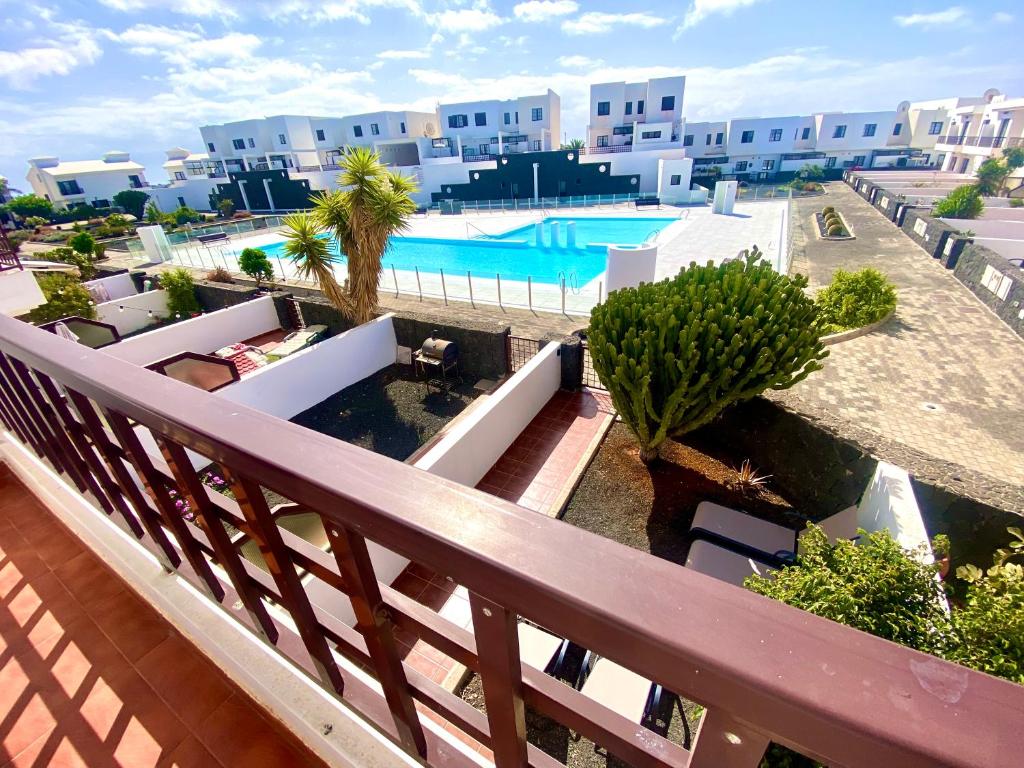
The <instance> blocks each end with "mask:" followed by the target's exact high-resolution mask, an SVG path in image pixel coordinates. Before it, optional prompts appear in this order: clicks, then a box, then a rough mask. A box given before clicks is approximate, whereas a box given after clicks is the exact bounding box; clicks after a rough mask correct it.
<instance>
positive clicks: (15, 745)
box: [0, 688, 58, 755]
mask: <svg viewBox="0 0 1024 768" xmlns="http://www.w3.org/2000/svg"><path fill="white" fill-rule="evenodd" d="M23 692H24V695H23V696H21V697H20V698H19V699H18V705H17V708H16V709H9V710H6V711H5V712H4V717H3V720H2V721H0V746H2V747H3V750H4V752H5V753H6V754H8V755H19V754H21V753H22V752H23V751H24V750H26V749H27V748H28V747H29V746H31V745H32V744H33V742H35V741H36V740H37V739H39V738H40V737H42V736H45V735H46V734H47V733H49V732H50V731H52V730H53V729H54V728H55V727H56V726H57V718H58V715H57V713H55V712H53V711H52V709H51V708H50V707H49V706H48V705H47V704H46V702H45V700H44V698H43V695H42V694H41V693H40V692H39V691H33V690H31V688H26V689H23Z"/></svg>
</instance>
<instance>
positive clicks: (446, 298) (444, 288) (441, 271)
mask: <svg viewBox="0 0 1024 768" xmlns="http://www.w3.org/2000/svg"><path fill="white" fill-rule="evenodd" d="M438 271H440V273H441V293H442V294H443V295H444V305H445V306H446V307H447V306H448V287H447V286H446V285H445V284H444V270H443V269H441V268H440V267H438Z"/></svg>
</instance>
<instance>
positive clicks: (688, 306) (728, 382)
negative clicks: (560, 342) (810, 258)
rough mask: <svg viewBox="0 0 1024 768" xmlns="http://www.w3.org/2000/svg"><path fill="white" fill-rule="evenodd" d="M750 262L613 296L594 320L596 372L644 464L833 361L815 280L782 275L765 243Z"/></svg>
mask: <svg viewBox="0 0 1024 768" xmlns="http://www.w3.org/2000/svg"><path fill="white" fill-rule="evenodd" d="M741 257H742V258H741V259H738V260H734V261H730V262H727V263H725V264H721V265H719V266H714V264H713V263H711V262H709V263H708V264H707V265H705V266H698V265H697V264H696V262H693V263H691V264H690V266H689V267H688V268H686V269H683V270H681V271H680V273H679V274H678V275H677V276H676V277H674V278H672V279H666V280H662V281H661V282H658V283H645V284H641V285H640V286H639V287H638V288H623V289H621V290H618V291H613V292H611V293H610V294H608V298H607V300H606V301H605V302H604V303H603V304H600V305H598V306H597V307H595V308H594V309H593V311H592V312H591V315H590V328H589V330H588V340H589V344H590V353H591V357H592V359H593V364H594V369H595V370H596V371H597V374H598V376H599V377H600V379H601V382H602V383H603V384H604V385H605V386H606V387H607V388H608V391H609V393H610V394H611V397H612V401H613V402H614V403H615V407H616V409H617V410H618V412H619V414H620V415H621V416H622V420H623V421H624V422H625V423H626V424H627V425H628V426H629V428H630V429H631V430H632V431H633V433H634V434H635V435H636V436H637V439H638V440H639V441H640V458H641V459H643V460H644V461H645V462H649V461H652V460H653V459H654V458H656V457H657V455H658V451H659V448H660V446H661V444H662V443H663V442H664V441H665V440H666V439H667V438H670V437H679V436H680V435H683V434H685V433H687V432H690V431H692V430H694V429H697V428H698V427H702V426H704V425H705V424H707V423H709V422H710V421H712V420H713V419H714V418H715V417H716V416H718V415H719V414H720V413H721V412H722V411H723V410H725V408H727V407H728V406H730V405H732V404H733V403H738V402H741V401H743V400H748V399H750V398H752V397H754V396H755V395H758V394H760V393H761V392H763V391H764V390H766V389H787V388H788V387H791V386H793V385H794V384H796V383H797V382H799V381H802V380H803V379H804V378H806V377H807V376H808V375H809V374H810V373H812V372H813V371H816V370H819V369H820V368H821V362H820V361H821V360H822V359H824V358H825V357H826V355H827V354H828V352H827V351H826V350H825V349H824V346H823V345H822V344H821V341H820V338H819V335H820V333H819V331H818V329H817V328H816V323H815V318H816V311H817V310H816V309H815V306H814V302H812V301H811V299H809V298H808V297H807V296H806V295H805V294H804V291H803V289H804V288H805V287H806V286H807V279H806V278H805V277H803V276H801V275H797V276H795V277H787V276H786V275H780V274H779V273H778V272H776V271H775V270H774V269H772V267H771V265H770V264H768V263H767V262H766V261H762V258H763V254H762V253H761V252H760V251H759V250H758V249H757V246H756V245H755V246H754V248H753V252H748V251H743V252H742V254H741Z"/></svg>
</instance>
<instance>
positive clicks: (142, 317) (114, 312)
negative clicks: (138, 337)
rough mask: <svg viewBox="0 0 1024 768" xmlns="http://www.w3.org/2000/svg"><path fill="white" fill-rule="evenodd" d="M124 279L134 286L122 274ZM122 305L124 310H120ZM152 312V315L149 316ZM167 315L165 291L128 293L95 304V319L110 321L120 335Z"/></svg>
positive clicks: (129, 279) (104, 321)
mask: <svg viewBox="0 0 1024 768" xmlns="http://www.w3.org/2000/svg"><path fill="white" fill-rule="evenodd" d="M124 278H125V280H127V281H128V283H129V284H131V285H132V287H133V288H134V284H132V281H131V278H129V277H128V275H127V274H126V275H124ZM121 307H124V311H122V310H121ZM149 312H152V313H153V315H154V317H150V316H149V314H148V313H149ZM166 316H167V291H147V292H146V293H130V294H127V295H125V296H124V297H122V298H118V299H113V300H111V301H105V302H103V303H102V304H97V305H96V319H97V320H99V321H100V322H103V323H110V324H111V325H112V326H114V327H115V328H117V332H118V333H119V334H121V335H122V336H127V335H128V334H129V333H134V332H135V331H139V330H142V329H143V328H145V327H146V326H147V325H152V324H153V323H154V322H157V320H158V319H162V318H164V317H166Z"/></svg>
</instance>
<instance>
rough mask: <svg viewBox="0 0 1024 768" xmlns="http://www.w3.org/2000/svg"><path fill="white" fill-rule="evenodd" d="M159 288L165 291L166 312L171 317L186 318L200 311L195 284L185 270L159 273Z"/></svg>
mask: <svg viewBox="0 0 1024 768" xmlns="http://www.w3.org/2000/svg"><path fill="white" fill-rule="evenodd" d="M160 287H161V288H163V289H164V290H165V291H167V311H168V312H169V313H170V315H171V316H172V317H178V316H181V317H187V316H188V315H193V314H195V313H197V312H199V311H200V308H199V302H198V301H196V290H195V283H194V282H193V280H192V275H191V274H190V273H189V271H188V270H187V269H180V268H179V269H172V270H171V271H169V272H163V273H161V275H160Z"/></svg>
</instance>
